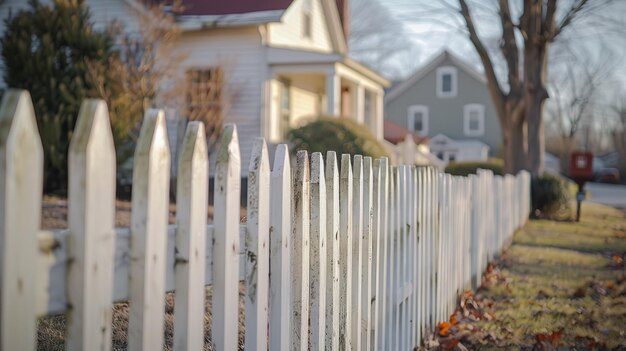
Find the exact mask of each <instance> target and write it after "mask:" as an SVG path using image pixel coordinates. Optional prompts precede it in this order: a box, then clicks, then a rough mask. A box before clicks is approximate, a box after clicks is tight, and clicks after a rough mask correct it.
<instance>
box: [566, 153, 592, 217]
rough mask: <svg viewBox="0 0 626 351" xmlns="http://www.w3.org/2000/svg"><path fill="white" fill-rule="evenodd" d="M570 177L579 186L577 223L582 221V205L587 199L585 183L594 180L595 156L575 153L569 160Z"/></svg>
mask: <svg viewBox="0 0 626 351" xmlns="http://www.w3.org/2000/svg"><path fill="white" fill-rule="evenodd" d="M569 176H570V178H572V180H574V181H575V182H576V184H578V193H576V222H579V221H580V204H581V202H582V201H583V200H584V199H585V182H587V181H590V180H592V179H593V154H592V153H591V152H586V151H574V152H572V154H571V155H570V158H569Z"/></svg>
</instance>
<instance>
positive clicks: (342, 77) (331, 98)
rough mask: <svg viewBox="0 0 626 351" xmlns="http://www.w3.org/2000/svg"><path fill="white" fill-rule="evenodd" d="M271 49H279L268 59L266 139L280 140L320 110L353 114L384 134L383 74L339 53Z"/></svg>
mask: <svg viewBox="0 0 626 351" xmlns="http://www.w3.org/2000/svg"><path fill="white" fill-rule="evenodd" d="M270 50H273V51H275V50H279V51H280V52H274V54H275V55H274V56H275V60H274V61H272V60H270V62H273V63H271V64H270V78H269V84H268V85H269V87H268V96H267V99H266V106H267V108H266V109H265V113H266V116H265V118H264V120H265V123H264V125H265V136H266V138H268V140H270V141H271V142H281V141H283V140H284V139H285V137H286V134H287V132H288V130H289V129H290V128H294V127H298V126H300V125H303V124H305V123H306V122H308V121H310V120H311V119H314V118H317V117H318V116H321V115H326V116H334V117H337V118H351V119H353V120H355V121H356V122H358V123H360V124H363V125H365V126H366V127H367V128H368V129H369V130H370V131H371V132H372V134H374V135H375V136H376V138H378V139H381V140H382V139H383V97H384V90H383V87H384V84H386V83H387V82H386V81H384V80H382V78H381V77H379V76H377V75H376V74H375V73H374V72H373V71H370V70H369V69H368V68H366V67H363V66H361V65H359V64H358V63H356V62H354V61H351V60H349V59H345V58H342V57H341V56H339V55H334V54H319V53H308V52H304V53H303V52H302V51H296V50H289V49H275V48H272V49H270ZM290 54H291V55H292V56H290ZM293 55H297V56H293ZM302 55H305V56H306V59H307V60H305V62H303V60H302V59H303V57H301V56H302ZM271 58H272V55H271V54H270V59H271ZM320 61H321V62H320ZM324 61H325V62H324ZM363 71H365V72H363ZM368 74H370V75H371V74H373V75H375V76H374V77H368ZM381 80H382V81H381Z"/></svg>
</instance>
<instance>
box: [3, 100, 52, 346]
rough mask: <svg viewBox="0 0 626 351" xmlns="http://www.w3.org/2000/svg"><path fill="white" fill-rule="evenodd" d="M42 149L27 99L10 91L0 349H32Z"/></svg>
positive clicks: (5, 143) (6, 121) (5, 135)
mask: <svg viewBox="0 0 626 351" xmlns="http://www.w3.org/2000/svg"><path fill="white" fill-rule="evenodd" d="M42 185H43V149H42V146H41V140H40V138H39V133H38V132H37V123H36V122H35V111H34V109H33V104H32V102H31V99H30V94H29V93H28V92H27V91H24V90H14V89H10V90H8V91H7V92H6V93H5V94H4V97H3V98H2V103H1V104H0V284H1V286H2V291H0V349H1V350H7V351H8V350H34V349H35V348H36V342H37V336H36V321H37V319H36V310H35V307H36V304H35V298H36V296H37V295H36V293H37V289H38V288H39V287H40V285H39V284H38V280H39V281H41V280H45V279H47V277H46V276H45V275H44V276H42V277H41V278H39V275H41V274H42V273H45V272H38V271H37V267H36V266H35V265H34V264H33V262H34V261H35V260H36V257H37V232H38V230H39V222H40V218H41V194H42Z"/></svg>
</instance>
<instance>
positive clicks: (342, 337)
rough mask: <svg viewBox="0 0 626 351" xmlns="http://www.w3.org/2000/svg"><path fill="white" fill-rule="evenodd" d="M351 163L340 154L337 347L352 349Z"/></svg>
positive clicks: (345, 156)
mask: <svg viewBox="0 0 626 351" xmlns="http://www.w3.org/2000/svg"><path fill="white" fill-rule="evenodd" d="M352 181H353V179H352V164H351V163H350V155H348V154H343V155H341V175H340V179H339V203H340V207H339V217H340V219H339V223H340V224H339V227H340V232H339V237H340V239H339V247H340V253H339V266H340V274H339V284H340V295H339V306H340V309H339V349H340V350H351V349H352V338H351V336H352V318H351V314H350V313H351V311H352V196H353V189H352Z"/></svg>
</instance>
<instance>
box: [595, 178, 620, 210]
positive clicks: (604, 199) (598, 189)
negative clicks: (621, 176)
mask: <svg viewBox="0 0 626 351" xmlns="http://www.w3.org/2000/svg"><path fill="white" fill-rule="evenodd" d="M585 190H587V194H589V193H591V194H590V196H589V195H588V196H587V200H588V201H591V202H597V203H600V204H603V205H608V206H613V207H617V208H625V209H626V185H614V184H603V183H587V184H586V185H585Z"/></svg>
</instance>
